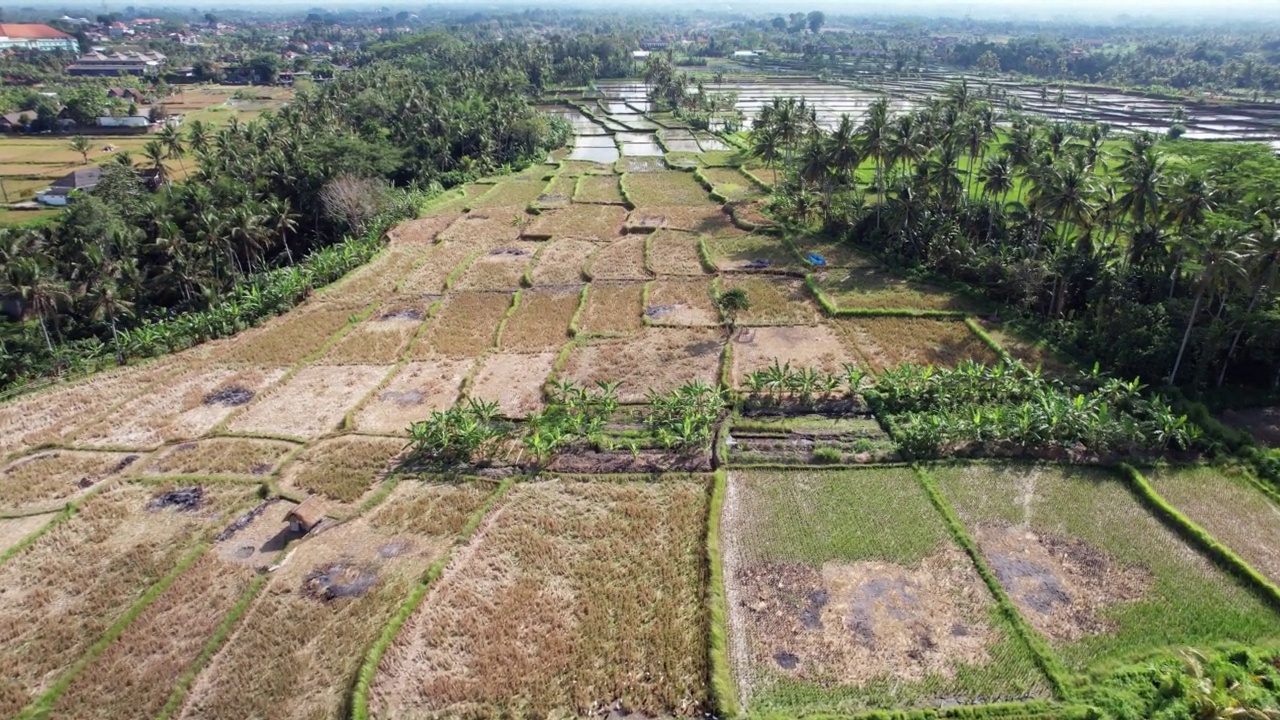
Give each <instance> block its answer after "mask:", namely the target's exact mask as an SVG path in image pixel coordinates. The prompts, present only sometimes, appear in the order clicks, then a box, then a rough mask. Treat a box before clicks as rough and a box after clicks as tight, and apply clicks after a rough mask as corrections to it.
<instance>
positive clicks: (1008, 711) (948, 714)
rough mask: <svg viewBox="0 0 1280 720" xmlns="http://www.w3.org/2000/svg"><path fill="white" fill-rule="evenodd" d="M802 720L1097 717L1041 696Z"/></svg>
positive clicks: (779, 714) (791, 717) (768, 719)
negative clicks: (1046, 699)
mask: <svg viewBox="0 0 1280 720" xmlns="http://www.w3.org/2000/svg"><path fill="white" fill-rule="evenodd" d="M804 717H805V719H806V720H987V719H988V718H1007V719H1008V720H1097V719H1098V718H1100V717H1102V716H1100V715H1098V714H1097V711H1096V710H1094V709H1092V708H1088V707H1083V706H1062V705H1058V704H1056V703H1052V702H1048V701H1044V700H1031V701H1027V702H1006V703H992V704H990V705H959V706H956V707H949V708H922V709H920V710H867V711H864V712H855V713H853V714H848V715H846V714H827V713H819V714H812V715H805V716H804ZM751 718H752V720H795V718H796V716H795V714H794V713H787V712H784V711H766V712H763V713H757V714H752V715H751Z"/></svg>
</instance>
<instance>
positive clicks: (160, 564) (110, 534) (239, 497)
mask: <svg viewBox="0 0 1280 720" xmlns="http://www.w3.org/2000/svg"><path fill="white" fill-rule="evenodd" d="M172 489H173V487H172V486H162V487H154V486H139V485H123V486H120V487H118V488H113V489H110V490H107V491H104V492H103V493H102V494H101V495H99V496H97V497H95V498H93V499H92V500H90V501H89V502H88V503H86V504H85V505H84V506H83V507H81V509H80V511H79V512H78V513H77V514H76V515H75V516H73V517H72V518H70V519H69V520H67V521H66V522H63V523H60V524H59V525H58V526H57V527H54V528H53V529H51V530H50V531H49V532H47V533H45V534H44V535H42V536H41V537H40V539H39V540H37V541H36V542H35V543H34V544H33V545H32V546H31V547H29V548H28V549H26V550H25V551H23V552H22V553H20V554H19V555H18V556H17V557H14V558H13V559H11V560H10V561H9V562H7V563H5V564H4V565H3V566H0V637H3V638H5V642H4V643H3V644H0V667H4V669H5V672H4V675H3V677H0V715H3V716H4V717H12V716H13V715H14V713H15V712H17V710H18V709H19V708H20V707H22V706H24V705H26V704H27V703H28V702H29V701H31V700H33V699H34V698H35V697H36V696H37V695H38V694H39V693H40V692H42V691H43V690H45V689H47V688H48V686H49V684H50V683H51V682H53V681H54V680H55V679H56V678H57V677H58V676H59V675H60V674H61V673H62V672H63V671H65V670H66V669H67V668H69V667H70V666H71V665H72V663H74V662H75V661H76V660H77V659H79V658H80V657H81V656H82V655H83V654H84V653H85V651H86V650H88V648H89V647H90V646H91V645H92V644H93V643H94V642H96V641H97V640H98V639H99V638H100V637H101V636H102V634H103V633H104V632H105V631H106V630H107V628H108V627H110V626H111V624H112V623H113V622H115V620H116V619H117V618H119V617H120V616H121V615H122V614H123V613H124V612H125V611H126V610H127V609H128V608H129V607H130V606H131V605H132V604H133V603H135V602H136V601H137V600H138V599H139V598H140V597H141V596H142V595H143V593H145V592H146V590H147V589H148V588H149V587H151V586H152V585H153V584H155V583H156V582H157V581H159V580H160V579H161V578H162V577H163V576H164V575H165V574H166V573H168V572H170V571H171V570H172V569H173V568H174V567H176V565H177V564H178V562H179V560H180V559H181V558H182V557H183V556H184V555H185V554H186V553H187V552H188V551H189V550H190V549H191V547H192V546H193V545H194V544H195V543H196V542H197V541H198V540H199V539H200V538H201V537H202V536H203V535H205V534H206V533H208V532H209V531H210V530H212V529H213V528H215V527H217V526H218V525H219V524H221V523H223V522H226V520H227V519H228V518H229V517H230V516H231V514H232V513H233V512H234V511H235V510H236V509H237V508H239V507H241V506H243V505H246V504H247V501H248V499H249V498H250V496H251V494H252V489H250V488H243V487H217V486H206V487H204V488H203V497H202V499H201V501H200V503H199V505H198V506H196V507H195V508H193V509H191V510H184V509H180V508H157V509H149V508H148V505H149V504H150V503H151V502H152V501H153V500H155V499H156V498H157V497H160V496H162V495H163V493H165V492H167V491H169V490H172Z"/></svg>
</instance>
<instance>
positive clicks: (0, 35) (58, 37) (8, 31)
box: [0, 23, 80, 52]
mask: <svg viewBox="0 0 1280 720" xmlns="http://www.w3.org/2000/svg"><path fill="white" fill-rule="evenodd" d="M2 50H42V51H53V50H66V51H67V52H78V51H79V50H80V43H78V42H76V39H75V38H74V37H72V36H70V35H68V34H66V33H64V32H62V31H61V30H55V29H53V28H51V27H49V26H48V25H40V24H35V23H0V51H2Z"/></svg>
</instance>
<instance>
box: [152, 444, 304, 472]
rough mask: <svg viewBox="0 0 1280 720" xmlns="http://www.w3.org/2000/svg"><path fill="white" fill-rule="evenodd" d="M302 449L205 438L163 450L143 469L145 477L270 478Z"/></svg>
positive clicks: (287, 445)
mask: <svg viewBox="0 0 1280 720" xmlns="http://www.w3.org/2000/svg"><path fill="white" fill-rule="evenodd" d="M300 447H301V446H300V445H297V444H294V443H289V442H284V441H281V440H258V439H256V438H235V437H227V438H219V437H214V438H208V439H206V440H199V441H196V442H185V443H179V444H177V445H172V446H170V447H166V448H163V449H161V450H160V451H158V452H156V453H155V455H153V456H152V457H151V458H150V460H148V461H147V462H146V464H145V465H143V466H142V472H143V473H144V474H147V475H170V476H173V475H197V476H207V475H219V476H239V477H252V478H264V477H268V476H270V475H271V474H272V473H273V472H275V471H276V469H277V468H279V467H280V464H281V463H282V462H283V461H284V459H285V458H286V457H288V456H289V455H290V454H291V453H293V452H294V451H296V450H297V449H299V448H300Z"/></svg>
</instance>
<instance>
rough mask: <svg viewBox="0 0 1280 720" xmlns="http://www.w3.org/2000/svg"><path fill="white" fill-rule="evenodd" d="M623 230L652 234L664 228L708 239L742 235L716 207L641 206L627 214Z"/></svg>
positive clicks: (731, 219) (730, 220)
mask: <svg viewBox="0 0 1280 720" xmlns="http://www.w3.org/2000/svg"><path fill="white" fill-rule="evenodd" d="M626 227H627V232H652V231H653V230H654V229H655V228H667V229H670V230H684V231H685V232H692V233H700V234H702V235H710V236H720V235H728V236H732V237H738V236H742V235H745V234H746V233H745V232H744V231H742V230H740V229H739V228H738V227H737V226H735V225H734V224H733V218H731V217H729V215H727V214H726V213H725V212H724V211H723V210H721V209H720V207H719V206H717V205H693V206H691V205H667V206H644V207H640V208H636V209H635V210H632V211H631V212H630V213H629V214H628V215H627V223H626Z"/></svg>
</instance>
